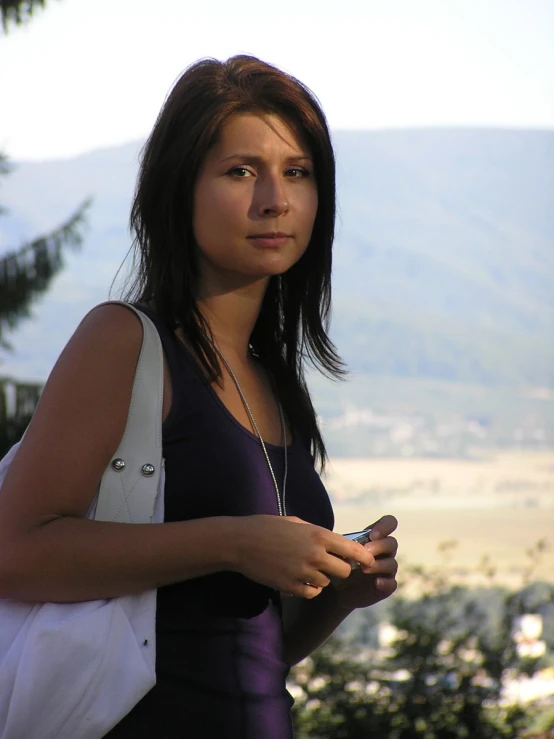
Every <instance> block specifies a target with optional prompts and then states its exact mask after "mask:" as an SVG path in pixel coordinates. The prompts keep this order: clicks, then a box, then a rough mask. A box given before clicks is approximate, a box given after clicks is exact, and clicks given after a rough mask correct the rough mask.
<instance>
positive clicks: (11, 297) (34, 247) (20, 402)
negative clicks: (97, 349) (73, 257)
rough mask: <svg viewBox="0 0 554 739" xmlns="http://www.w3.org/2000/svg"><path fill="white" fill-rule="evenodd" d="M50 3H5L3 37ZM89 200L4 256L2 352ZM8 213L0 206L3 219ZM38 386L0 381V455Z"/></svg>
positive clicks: (0, 3) (59, 261) (76, 240)
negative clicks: (52, 226) (44, 231)
mask: <svg viewBox="0 0 554 739" xmlns="http://www.w3.org/2000/svg"><path fill="white" fill-rule="evenodd" d="M44 5H45V0H0V18H1V22H2V28H3V30H4V33H6V32H7V31H8V29H9V28H11V27H13V26H14V25H19V24H21V23H25V22H27V21H28V20H29V19H30V18H31V16H32V15H33V11H34V10H35V9H36V8H37V7H44ZM9 172H10V166H9V164H8V160H7V158H6V156H5V155H4V154H2V153H0V177H5V176H6V175H8V174H9ZM89 204H90V201H89V200H86V201H85V202H83V203H82V204H81V205H80V206H79V207H78V208H77V209H76V210H75V212H74V213H73V214H72V215H71V216H70V217H69V218H68V219H67V220H66V221H65V222H64V223H62V224H61V225H60V226H58V227H57V228H56V229H54V230H53V231H51V232H50V233H47V234H43V235H40V236H38V237H37V238H34V239H33V240H31V241H29V242H28V243H25V244H23V245H22V246H20V247H19V248H17V249H13V250H10V251H8V252H7V253H5V254H3V255H2V257H0V350H4V351H9V350H10V349H11V345H10V343H9V341H8V340H7V338H6V334H7V333H9V332H11V331H13V330H15V328H16V327H17V326H18V325H19V324H20V322H21V321H22V320H23V319H25V318H28V317H29V316H30V315H31V307H32V306H33V305H34V304H35V303H36V301H37V300H38V298H39V297H40V296H42V295H43V294H44V293H45V292H46V291H47V290H48V287H49V285H50V283H51V281H52V279H53V277H55V275H57V274H58V272H59V271H60V270H61V269H62V267H63V265H64V259H63V256H64V250H65V249H68V248H70V249H76V248H78V247H79V246H80V245H81V243H82V238H83V228H84V226H85V222H86V221H85V216H86V211H87V208H88V206H89ZM5 213H6V209H5V208H2V207H1V206H0V215H2V214H5ZM41 389H42V388H41V385H39V384H37V383H28V382H20V381H18V380H16V379H13V378H9V377H0V457H2V456H3V455H4V454H5V453H6V451H7V450H8V449H9V448H10V446H11V445H12V444H14V443H15V442H16V441H17V440H18V439H19V438H20V437H21V435H22V433H23V431H24V430H25V428H26V426H27V424H28V423H29V421H30V419H31V417H32V415H33V412H34V409H35V407H36V404H37V402H38V398H39V396H40V392H41Z"/></svg>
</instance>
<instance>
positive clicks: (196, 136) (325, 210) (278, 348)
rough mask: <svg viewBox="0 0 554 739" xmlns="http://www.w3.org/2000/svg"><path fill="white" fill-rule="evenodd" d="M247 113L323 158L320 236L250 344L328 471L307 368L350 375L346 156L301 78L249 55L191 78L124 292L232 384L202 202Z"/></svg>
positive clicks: (204, 63) (181, 92) (267, 304)
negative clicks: (342, 211)
mask: <svg viewBox="0 0 554 739" xmlns="http://www.w3.org/2000/svg"><path fill="white" fill-rule="evenodd" d="M240 113H254V114H260V115H268V114H274V115H277V116H279V117H280V118H281V119H282V120H284V121H285V122H286V123H287V124H288V125H290V126H291V128H292V130H293V131H294V132H295V134H296V135H297V136H298V138H299V140H301V141H302V142H304V143H305V144H306V145H307V146H308V148H309V150H310V153H311V156H312V158H313V161H314V174H315V179H316V184H317V190H318V208H317V213H316V217H315V222H314V226H313V231H312V236H311V239H310V243H309V245H308V248H307V249H306V251H305V253H304V254H303V256H302V257H301V258H300V260H299V261H298V262H297V263H296V264H295V265H294V266H293V267H291V269H289V270H288V271H287V272H286V273H284V274H282V275H279V276H277V277H272V278H271V279H270V282H269V285H268V288H267V290H266V293H265V296H264V299H263V303H262V306H261V311H260V314H259V317H258V320H257V322H256V325H255V327H254V330H253V332H252V336H251V345H252V348H253V350H254V352H255V353H256V354H257V355H258V357H259V358H260V360H261V361H262V362H263V363H264V365H265V366H266V367H267V369H268V370H269V372H270V373H271V375H272V376H273V378H274V380H275V383H276V386H277V388H278V389H279V397H280V400H281V403H282V405H283V408H284V411H285V413H286V415H287V417H288V419H289V422H290V424H291V427H292V428H293V429H294V431H295V432H296V433H299V434H300V435H301V436H302V438H303V439H304V441H305V442H306V443H307V444H308V445H309V447H310V449H311V452H312V456H313V458H314V462H316V461H319V462H320V464H321V467H323V466H324V464H325V460H326V450H325V444H324V442H323V438H322V435H321V432H320V430H319V426H318V422H317V416H316V413H315V410H314V407H313V404H312V401H311V398H310V394H309V391H308V388H307V385H306V380H305V374H304V372H305V365H306V361H308V362H310V363H311V364H312V365H313V366H315V367H316V368H317V369H319V370H320V371H322V372H323V373H325V374H327V375H328V376H331V377H334V378H338V377H340V376H342V375H343V374H344V366H343V364H342V362H341V359H340V357H339V356H338V354H337V352H336V350H335V347H334V345H333V344H332V342H331V340H330V339H329V336H328V328H329V316H330V308H331V255H332V245H333V239H334V231H335V159H334V154H333V148H332V145H331V139H330V135H329V130H328V127H327V122H326V120H325V116H324V114H323V112H322V110H321V108H320V106H319V104H318V102H317V100H316V98H315V97H314V95H313V94H312V93H311V92H310V90H308V89H307V88H306V87H305V86H304V85H303V84H302V83H301V82H299V81H298V80H297V79H295V78H294V77H291V76H290V75H288V74H286V73H284V72H282V71H281V70H279V69H277V68H275V67H273V66H271V65H269V64H266V63H265V62H262V61H260V60H259V59H256V58H255V57H252V56H246V55H239V56H234V57H232V58H230V59H228V60H227V61H226V62H220V61H217V60H215V59H202V60H200V61H198V62H196V63H194V64H193V65H192V66H190V67H189V68H188V69H187V70H186V71H185V72H184V73H183V74H182V75H181V77H180V78H179V79H178V81H177V82H176V84H175V86H174V87H173V89H172V90H171V92H170V94H169V96H168V97H167V99H166V101H165V103H164V105H163V107H162V109H161V111H160V114H159V115H158V118H157V120H156V123H155V125H154V128H153V130H152V133H151V134H150V137H149V138H148V140H147V142H146V144H145V146H144V149H143V151H142V156H141V162H140V169H139V175H138V179H137V186H136V191H135V196H134V201H133V205H132V209H131V217H130V226H131V231H132V233H133V234H134V240H133V249H134V260H133V263H134V265H135V268H136V271H135V275H134V279H133V282H132V285H131V287H130V289H129V290H128V292H127V293H126V294H125V296H124V297H123V299H124V300H127V301H129V302H146V301H151V302H152V304H153V306H154V307H155V310H156V313H157V314H158V316H159V317H160V318H161V320H162V321H163V322H164V323H165V324H166V325H167V326H168V327H170V328H171V329H175V328H177V327H181V329H182V330H183V332H184V334H185V336H186V338H187V341H188V342H189V343H190V345H191V348H192V349H193V351H194V352H195V354H196V355H197V357H198V359H199V360H200V362H201V363H202V365H203V367H204V370H205V372H206V374H207V377H208V378H209V380H210V381H212V382H213V381H217V380H220V379H221V369H220V366H219V362H218V360H217V357H216V355H215V352H214V350H213V348H212V345H211V343H210V341H209V340H208V339H207V338H206V333H208V335H209V327H208V326H207V325H206V322H205V320H204V318H203V316H202V314H201V312H200V310H199V307H198V303H197V297H198V278H199V271H198V262H197V258H198V257H197V255H198V250H197V246H196V241H195V237H194V232H193V200H194V188H195V184H196V180H197V178H198V174H199V171H200V168H201V166H202V164H203V161H204V158H205V156H206V154H207V152H208V151H209V149H210V148H211V147H212V146H213V144H214V143H215V142H216V140H217V137H218V134H219V132H220V131H221V129H222V127H223V126H224V124H225V123H226V121H228V120H229V118H230V117H231V116H233V115H236V114H240ZM137 263H138V264H137Z"/></svg>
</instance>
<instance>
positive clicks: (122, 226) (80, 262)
mask: <svg viewBox="0 0 554 739" xmlns="http://www.w3.org/2000/svg"><path fill="white" fill-rule="evenodd" d="M333 141H334V145H335V149H336V155H337V185H338V191H337V192H338V215H339V217H338V228H337V238H336V245H335V251H334V269H333V296H334V312H333V322H332V336H333V339H334V341H335V342H336V344H337V346H338V348H339V351H340V353H341V354H342V356H343V357H344V358H345V360H346V361H347V363H348V365H349V367H350V368H351V370H352V371H353V373H354V376H355V377H356V378H358V381H360V378H362V381H363V378H366V381H367V382H371V378H372V377H387V378H399V379H401V380H402V381H405V380H407V379H408V380H413V381H414V382H416V383H417V382H421V381H424V382H428V381H436V382H442V383H445V382H446V383H454V384H458V385H459V386H461V385H465V386H472V387H473V386H478V387H489V388H512V389H514V392H515V389H518V392H519V391H520V390H522V389H527V390H528V389H529V388H542V389H547V390H548V389H550V390H552V389H554V342H553V339H554V289H553V282H554V131H538V130H537V131H530V130H496V129H486V130H479V129H421V130H394V131H380V132H369V131H337V132H334V134H333ZM141 143H142V142H132V143H129V144H126V145H122V146H117V147H114V148H110V149H103V150H98V151H93V152H90V153H88V154H83V155H81V156H78V157H75V158H72V159H66V160H59V161H45V162H20V163H15V165H14V169H13V172H12V173H11V174H10V175H9V176H8V177H6V178H4V179H3V181H2V183H1V185H2V189H1V190H0V203H1V204H2V205H3V206H5V207H6V208H7V209H8V211H9V213H8V215H5V216H4V217H2V218H1V219H0V254H1V253H3V252H4V251H7V250H8V249H9V248H14V247H17V246H18V245H19V244H21V243H23V242H24V241H25V240H27V239H30V238H32V237H34V236H35V235H37V234H38V233H40V232H44V231H47V230H48V229H51V228H53V227H54V226H55V225H56V224H57V223H59V222H61V221H62V220H64V219H65V218H67V216H68V215H69V214H70V212H71V211H72V210H73V209H74V208H75V207H76V206H77V205H78V204H79V203H80V202H81V201H82V200H83V199H84V198H85V197H87V196H89V195H90V196H92V197H93V199H94V201H93V206H92V208H91V211H90V219H89V224H90V225H89V230H88V233H87V236H86V239H85V243H84V246H83V247H82V249H81V251H80V252H78V253H76V254H71V255H69V256H68V258H67V266H66V269H65V270H64V271H63V272H62V274H61V275H60V276H59V277H58V278H56V280H55V283H54V284H53V286H52V289H51V290H50V292H49V294H48V295H47V296H46V297H45V298H44V299H42V300H41V301H40V302H39V303H38V304H37V305H36V307H35V309H34V314H35V318H34V319H32V320H29V321H27V322H25V323H23V324H21V326H20V327H19V328H18V330H17V332H15V333H14V334H13V335H11V336H9V337H8V338H9V339H10V341H11V342H12V344H13V345H14V349H15V351H14V353H13V354H8V355H5V356H3V357H2V358H1V360H2V365H1V368H0V372H1V373H2V374H3V375H12V376H17V377H21V378H24V379H36V380H44V379H45V377H46V376H47V374H48V372H49V371H50V368H51V367H52V364H53V362H54V361H55V358H56V356H57V355H58V354H59V351H60V350H61V348H62V347H63V345H64V344H65V342H66V341H67V339H68V338H69V336H70V335H71V333H72V331H73V330H74V329H75V327H76V325H77V324H78V323H79V321H80V320H81V318H82V316H83V315H84V313H86V311H87V310H88V309H89V308H90V307H92V306H93V305H95V304H96V303H98V302H101V301H103V300H106V299H108V297H109V289H110V285H111V283H112V279H113V278H114V276H115V274H116V272H117V270H118V268H119V267H120V265H121V264H122V262H123V261H124V260H125V258H126V255H128V251H129V247H130V244H131V240H130V236H129V233H128V230H127V220H128V212H129V205H130V201H131V198H132V193H133V188H134V180H135V176H136V171H137V166H138V164H137V163H138V155H139V152H140V147H141ZM129 266H130V262H129V260H127V262H126V264H125V267H124V269H123V272H122V273H120V276H121V275H122V274H126V269H128V267H129ZM118 284H120V283H117V282H116V284H115V287H117V285H118ZM112 297H117V295H116V294H114V293H112ZM318 387H320V385H318ZM527 390H526V391H527ZM322 392H323V393H325V392H326V391H322ZM329 392H331V391H329ZM341 392H342V391H341ZM341 397H342V396H341ZM335 411H337V407H336V404H335Z"/></svg>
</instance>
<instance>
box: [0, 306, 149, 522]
mask: <svg viewBox="0 0 554 739" xmlns="http://www.w3.org/2000/svg"><path fill="white" fill-rule="evenodd" d="M141 346H142V325H141V322H140V319H139V318H138V316H136V315H135V314H134V312H133V311H132V310H130V309H128V308H126V307H125V306H122V305H113V304H107V305H100V306H97V307H96V308H93V309H92V310H91V311H90V312H89V313H88V314H87V315H86V316H85V317H84V318H83V320H82V321H81V323H80V324H79V326H78V327H77V329H76V331H75V333H74V334H73V336H72V337H71V339H70V340H69V342H68V343H67V345H66V346H65V348H64V350H63V351H62V353H61V354H60V356H59V358H58V361H57V362H56V364H55V366H54V368H53V370H52V372H51V374H50V376H49V378H48V381H47V382H46V385H45V387H44V389H43V392H42V395H41V398H40V401H39V403H38V406H37V409H36V411H35V415H34V417H33V420H32V421H31V423H30V425H29V428H28V429H27V433H26V435H25V438H24V439H23V441H22V443H21V446H20V448H19V450H18V453H17V455H16V457H15V459H14V461H13V462H12V465H11V467H10V469H9V470H8V474H7V476H6V479H5V481H4V483H3V485H2V495H1V496H0V530H2V533H3V534H6V533H8V532H9V530H10V529H18V528H19V529H25V528H27V529H28V528H32V527H33V526H36V525H40V524H41V523H45V522H46V521H47V520H50V519H51V518H53V517H55V516H60V515H62V516H63V515H70V516H71V515H73V516H83V515H84V514H85V513H86V511H87V509H88V506H89V505H90V502H91V501H92V498H93V496H94V493H95V490H96V488H97V486H98V483H99V481H100V478H101V476H102V473H103V471H104V469H105V468H106V466H107V464H108V462H109V460H110V458H111V456H112V455H113V453H114V452H115V450H116V449H117V446H118V445H119V442H120V440H121V437H122V436H123V432H124V430H125V423H126V420H127V414H128V409H129V403H130V399H131V393H132V388H133V381H134V375H135V370H136V365H137V362H138V358H139V354H140V349H141Z"/></svg>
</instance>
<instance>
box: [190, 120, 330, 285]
mask: <svg viewBox="0 0 554 739" xmlns="http://www.w3.org/2000/svg"><path fill="white" fill-rule="evenodd" d="M313 166H314V165H313V161H312V159H311V154H310V152H309V151H308V150H307V149H306V147H305V146H304V145H303V144H302V143H301V142H299V141H298V139H297V138H296V136H295V134H294V132H293V131H292V129H291V128H290V126H289V125H288V124H287V123H285V122H284V121H283V120H282V119H280V118H279V117H277V116H273V115H272V116H265V117H263V118H262V117H260V116H258V115H254V114H241V115H235V116H233V117H232V118H230V119H229V121H227V123H226V124H225V126H224V127H223V128H222V130H221V132H220V136H219V138H218V140H217V142H216V144H215V145H214V146H213V147H212V148H211V149H210V151H209V152H208V154H207V155H206V159H205V160H204V163H203V165H202V167H201V170H200V173H199V176H198V180H197V182H196V187H195V194H194V213H193V227H194V234H195V238H196V242H197V244H198V247H199V251H200V274H201V280H202V288H203V291H205V290H207V289H209V290H210V291H211V290H213V289H221V288H223V289H225V288H226V287H232V286H233V285H236V286H238V285H241V284H247V283H250V282H255V281H258V280H260V279H263V280H264V281H265V280H266V279H267V278H268V277H270V276H272V275H279V274H282V273H283V272H286V271H287V270H288V269H290V267H292V266H293V265H294V264H295V263H296V262H297V261H298V260H299V259H300V257H301V256H302V254H304V252H305V251H306V248H307V246H308V243H309V241H310V237H311V234H312V228H313V225H314V220H315V216H316V212H317V187H316V182H315V177H314V172H313Z"/></svg>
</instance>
